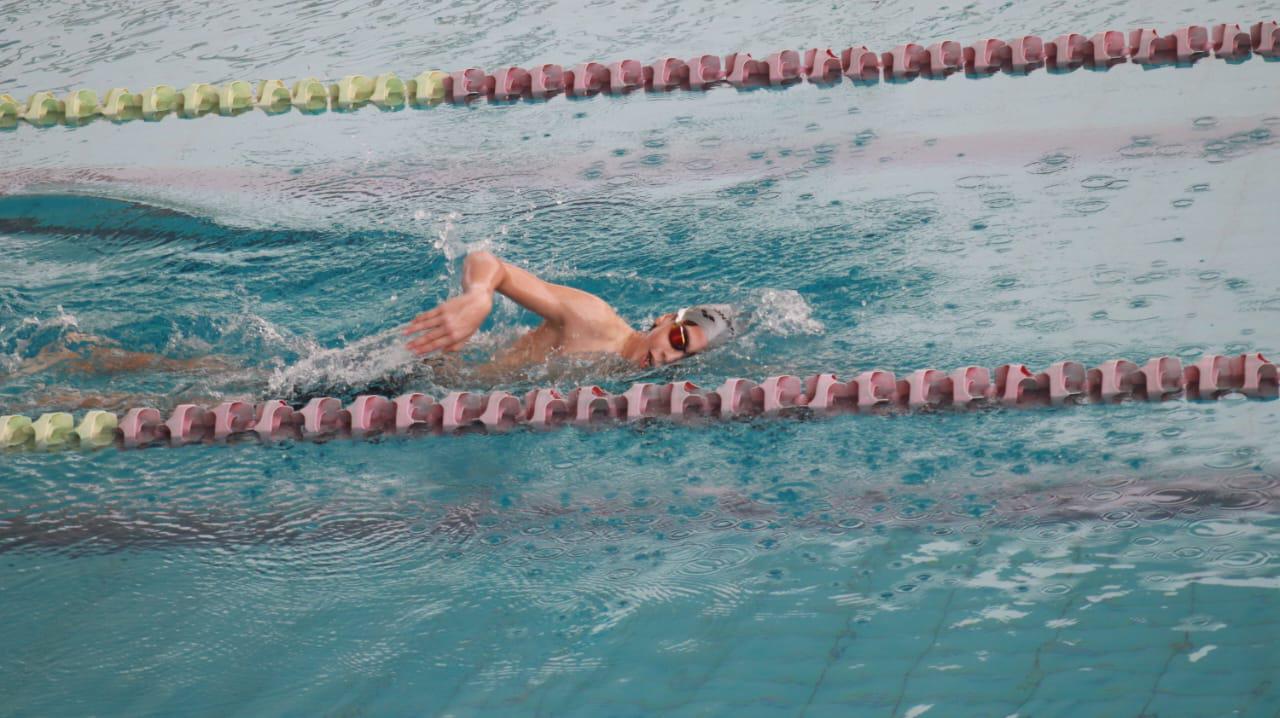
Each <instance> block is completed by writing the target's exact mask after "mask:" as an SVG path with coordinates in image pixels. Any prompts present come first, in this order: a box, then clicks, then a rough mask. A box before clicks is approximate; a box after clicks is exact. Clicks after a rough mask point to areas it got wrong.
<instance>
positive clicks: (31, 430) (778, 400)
mask: <svg viewBox="0 0 1280 718" xmlns="http://www.w3.org/2000/svg"><path fill="white" fill-rule="evenodd" d="M1277 393H1278V392H1277V365H1276V364H1274V363H1272V362H1271V361H1269V360H1268V359H1267V358H1266V357H1264V356H1263V355H1262V354H1259V353H1253V354H1241V355H1238V356H1223V355H1217V354H1210V355H1206V356H1205V357H1204V358H1202V359H1200V360H1199V361H1196V362H1195V363H1193V364H1190V365H1187V366H1185V367H1184V366H1183V364H1182V361H1181V360H1179V359H1178V358H1177V357H1170V356H1160V357H1155V358H1153V359H1151V360H1149V361H1147V362H1146V363H1145V364H1142V365H1139V364H1135V363H1134V362H1131V361H1128V360H1125V359H1112V360H1109V361H1105V362H1103V363H1101V364H1099V365H1098V366H1096V367H1092V368H1090V367H1086V366H1085V365H1084V364H1081V363H1080V362H1075V361H1060V362H1056V363H1054V364H1051V365H1050V366H1049V367H1048V368H1047V369H1045V370H1044V371H1041V372H1033V371H1031V370H1030V369H1029V368H1027V366H1026V365H1024V364H1002V365H1000V366H998V367H996V368H995V369H994V370H991V369H988V368H987V367H982V366H962V367H959V368H957V369H954V370H952V371H950V372H945V371H940V370H938V369H920V370H918V371H914V372H911V373H910V374H908V375H907V376H906V377H904V378H901V379H899V378H897V377H896V376H895V375H894V373H893V372H890V371H884V370H880V369H874V370H870V371H864V372H861V373H859V374H858V375H857V376H856V377H854V378H853V379H850V380H848V381H842V380H840V379H838V378H837V377H836V375H835V374H830V373H823V374H815V375H813V376H810V377H808V378H805V379H802V378H800V377H797V376H791V375H780V376H772V377H769V378H768V379H765V380H764V381H762V382H760V383H758V384H757V383H756V382H753V381H750V380H748V379H738V378H734V379H728V380H726V381H725V382H724V383H723V384H721V385H720V387H719V388H717V389H714V390H704V389H702V388H700V387H698V386H697V385H695V384H693V383H692V382H688V381H681V382H673V383H669V384H652V383H638V384H633V385H632V386H631V387H630V388H628V389H627V390H626V391H624V392H623V393H621V394H610V393H609V392H607V391H605V390H603V389H601V388H600V387H598V386H583V387H578V388H576V389H573V390H572V391H570V392H569V393H568V394H567V395H566V394H562V393H561V392H559V391H557V390H556V389H536V390H533V391H530V392H529V393H527V394H525V396H524V397H523V398H520V397H516V396H514V395H512V394H509V393H507V392H505V391H492V392H487V393H472V392H452V393H450V394H448V395H447V396H445V397H444V398H443V399H440V400H439V401H437V400H435V399H433V398H432V397H429V396H427V395H425V394H422V393H408V394H403V395H401V396H398V397H395V398H388V397H385V396H377V395H362V396H358V397H356V398H355V399H354V400H353V401H352V402H351V403H350V404H348V405H347V406H343V404H342V402H341V401H340V400H338V399H335V398H332V397H317V398H314V399H311V400H310V401H309V402H307V404H306V405H305V406H303V407H301V408H294V407H293V406H290V405H289V404H287V403H286V402H284V401H281V400H278V399H272V400H269V401H264V402H261V403H259V404H256V405H255V404H253V403H249V402H245V401H225V402H223V403H221V404H218V405H217V406H215V407H213V408H206V407H202V406H198V405H196V404H179V405H178V406H176V407H174V409H173V411H172V412H171V413H170V415H169V417H168V418H167V419H166V418H165V417H164V415H163V414H161V412H160V410H159V409H156V408H153V407H136V408H133V409H129V410H128V411H126V412H125V413H124V415H123V416H117V415H116V414H113V413H110V412H106V411H100V410H93V411H89V412H86V413H85V414H84V415H83V416H82V417H81V418H80V421H79V422H77V421H76V420H75V417H74V416H73V415H72V414H70V413H67V412H49V413H45V414H42V415H40V416H39V417H38V418H36V419H35V420H34V421H33V420H32V419H30V418H29V417H26V416H22V415H6V416H0V447H3V448H4V449H8V450H24V449H34V450H54V449H63V448H76V447H81V448H101V447H106V446H112V445H115V446H119V447H121V448H139V447H146V446H182V445H185V444H194V443H221V442H228V441H231V440H233V439H242V438H244V439H252V438H257V439H260V440H262V441H285V440H306V441H324V440H329V439H333V438H340V437H349V438H353V439H361V438H367V437H372V436H378V435H396V434H399V435H415V434H453V433H458V432H463V431H467V430H482V431H505V430H510V429H514V428H517V427H521V426H524V427H529V428H533V429H550V428H555V427H560V426H565V425H576V426H590V425H599V424H606V425H607V424H622V423H629V422H636V421H640V420H646V419H656V418H667V419H670V420H676V421H680V420H695V419H696V420H716V419H720V420H732V419H740V418H751V417H762V416H763V417H769V416H783V417H786V416H796V415H801V416H812V415H821V414H838V413H858V414H869V413H886V412H889V413H892V412H905V411H910V412H916V411H942V410H969V409H976V408H981V407H991V406H1004V407H1024V408H1025V407H1032V406H1046V405H1051V406H1060V405H1069V404H1089V403H1118V402H1124V401H1167V400H1173V399H1178V398H1185V399H1191V400H1216V399H1218V398H1220V397H1222V396H1226V395H1229V394H1236V395H1240V394H1242V395H1244V396H1245V397H1249V398H1255V399H1274V398H1276V396H1277Z"/></svg>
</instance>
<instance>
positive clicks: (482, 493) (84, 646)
mask: <svg viewBox="0 0 1280 718" xmlns="http://www.w3.org/2000/svg"><path fill="white" fill-rule="evenodd" d="M864 6H865V7H864ZM1278 10H1280V6H1277V5H1276V4H1275V3H1273V2H1272V3H1268V2H1252V3H1244V5H1243V6H1242V7H1232V8H1227V9H1215V10H1212V11H1210V10H1204V9H1199V10H1196V9H1186V10H1169V9H1166V8H1165V7H1163V5H1162V4H1157V3H1154V2H1147V3H1124V4H1119V5H1114V6H1109V7H1099V8H1093V9H1069V8H1066V7H1064V6H1061V5H1060V4H1058V3H1054V2H1045V1H1043V0H1039V1H1036V2H1029V3H1019V4H1017V5H1016V6H1009V7H1006V6H1005V5H1003V4H998V3H993V2H979V3H973V4H969V5H966V6H964V7H963V8H960V7H946V8H930V7H923V6H911V5H907V4H894V5H892V6H888V5H883V4H880V3H864V4H862V5H859V6H858V7H857V8H856V9H855V10H854V11H851V12H834V11H831V10H830V9H828V8H826V7H818V6H815V5H812V4H800V5H794V6H793V5H787V4H778V5H776V6H759V7H749V8H741V7H739V6H728V5H725V4H723V3H721V4H719V5H718V6H710V5H708V6H706V7H704V8H700V9H697V10H694V11H674V10H671V9H670V8H665V9H664V8H662V7H660V6H658V5H653V6H646V7H639V6H633V5H626V4H621V3H603V4H598V5H594V6H592V8H591V9H590V10H589V11H586V12H582V11H579V10H578V9H577V8H576V7H575V6H573V5H572V4H569V3H546V4H544V5H542V6H540V9H539V10H538V14H537V16H536V22H534V21H532V20H531V19H530V17H529V16H528V15H527V13H528V12H530V11H528V10H527V9H522V8H521V7H520V6H517V5H516V4H499V5H498V6H490V5H484V6H480V5H475V4H456V3H455V4H453V5H450V6H445V5H443V4H435V5H430V6H422V7H418V8H414V9H412V10H410V9H405V8H394V7H390V8H384V7H379V8H377V9H373V10H368V9H361V8H360V7H358V6H356V5H354V4H347V3H337V4H329V5H323V6H316V7H314V8H311V9H308V10H305V11H299V12H300V14H298V15H294V16H287V15H285V14H284V12H285V11H284V9H283V7H281V8H276V7H268V6H267V5H266V4H264V3H249V4H243V5H240V4H237V6H236V7H234V8H229V9H228V8H213V7H192V8H188V9H186V10H185V11H184V12H183V14H182V15H181V16H175V15H174V14H173V13H172V12H170V11H169V10H166V9H165V8H164V7H162V6H160V5H159V4H140V5H137V6H131V7H130V8H129V9H127V10H125V11H122V13H117V12H114V11H113V12H112V14H110V15H109V16H108V15H105V14H102V15H99V14H98V11H96V10H94V9H92V8H91V7H89V6H83V7H81V6H75V7H71V6H65V7H64V6H60V5H52V4H42V3H28V4H23V5H22V6H20V7H12V8H9V9H6V10H5V11H4V14H5V16H6V28H7V29H8V30H9V32H11V33H12V37H13V39H12V40H11V41H10V42H8V43H5V42H0V60H2V61H3V62H4V64H5V65H6V66H7V67H10V68H13V70H12V71H11V72H10V73H6V74H7V75H8V77H7V78H6V79H4V80H2V81H0V92H9V93H11V94H14V95H15V96H16V95H19V94H22V95H23V96H25V94H26V93H27V92H30V91H34V90H37V89H63V90H65V89H69V88H70V87H73V86H74V87H79V86H82V85H90V86H93V87H96V88H105V87H107V86H111V85H122V84H127V85H129V86H130V87H132V88H134V89H138V87H142V86H145V85H147V84H154V83H159V82H168V83H173V84H177V83H183V84H185V83H187V82H191V81H195V80H202V81H208V82H221V81H225V80H229V79H233V78H239V77H245V78H248V79H256V78H257V77H259V76H264V77H274V76H281V77H293V76H298V75H305V74H315V75H318V76H321V77H326V78H332V77H337V76H340V75H343V74H348V73H350V72H364V73H372V72H379V71H383V70H387V69H392V70H396V71H397V72H400V73H401V75H402V76H404V75H408V74H411V73H416V72H418V71H420V70H421V69H425V68H426V67H437V66H438V67H442V68H444V69H452V68H455V67H463V66H468V65H477V66H494V65H497V64H499V63H520V64H531V63H534V62H546V61H561V62H573V61H577V60H580V59H587V58H591V57H596V58H601V59H615V58H622V57H628V56H635V57H639V58H641V59H644V60H648V59H650V58H651V57H655V56H658V55H660V54H668V53H669V54H674V55H677V56H682V57H683V56H689V55H693V54H695V53H698V52H715V53H723V52H727V51H731V50H736V49H744V50H751V51H753V52H755V53H756V54H758V55H759V54H763V53H764V52H766V51H772V50H774V49H781V48H784V47H788V46H791V47H804V46H807V45H811V44H821V45H828V44H829V45H832V46H840V47H842V46H845V45H848V44H850V43H853V42H856V43H866V44H868V45H871V46H873V47H876V48H888V47H890V46H892V45H893V44H895V43H897V42H902V41H907V40H929V41H932V40H935V39H941V38H945V37H955V38H957V39H960V40H972V39H977V38H979V37H984V36H989V35H990V36H997V37H1000V36H1007V35H1013V34H1022V33H1026V32H1033V33H1039V34H1042V35H1046V36H1052V35H1055V34H1058V33H1061V32H1066V31H1076V32H1093V31H1096V30H1099V29H1103V28H1108V27H1115V28H1119V29H1128V28H1130V27H1137V26H1148V25H1150V26H1155V27H1158V28H1161V29H1171V28H1173V27H1176V26H1177V25H1179V24H1187V23H1191V22H1197V23H1207V22H1219V21H1230V22H1237V21H1238V22H1243V21H1245V20H1248V21H1253V20H1256V19H1265V18H1268V17H1274V16H1275V15H1277V14H1280V13H1278V12H1277V11H1278ZM1223 12H1227V13H1230V15H1229V16H1222V15H1221V14H1220V13H1223ZM1210 15H1211V16H1210ZM67 28H70V29H72V30H74V32H66V31H65V30H66V29H67ZM369 28H376V29H369ZM159 29H163V30H164V31H163V32H157V30H159ZM193 37H199V38H200V40H198V41H193ZM1278 69H1280V65H1277V64H1275V63H1273V62H1266V61H1264V60H1263V59H1262V58H1253V59H1252V60H1249V61H1247V62H1244V63H1240V64H1227V63H1224V62H1221V61H1217V60H1204V61H1202V62H1200V63H1198V64H1196V65H1194V66H1193V67H1190V68H1161V69H1156V70H1144V69H1142V68H1140V67H1137V66H1133V65H1121V66H1118V67H1115V68H1113V69H1111V70H1110V71H1107V72H1092V71H1088V70H1079V71H1076V72H1073V73H1067V74H1049V73H1046V72H1043V71H1041V72H1038V73H1034V74H1032V75H1031V76H1029V77H1012V76H1007V75H999V76H995V77H992V78H988V79H983V80H975V79H966V78H963V77H952V78H950V79H948V80H946V81H927V80H917V81H915V82H911V83H905V84H903V83H880V84H878V85H874V86H869V87H862V86H860V87H854V86H852V85H850V84H848V83H845V84H842V85H837V86H835V87H830V88H819V87H814V86H809V85H805V86H797V87H791V88H787V89H784V90H758V91H751V92H738V91H735V90H733V89H731V88H727V87H721V88H716V89H713V90H711V91H710V92H707V93H704V94H695V93H672V94H665V95H655V94H643V93H641V94H637V95H630V96H626V97H620V98H609V97H597V98H590V99H585V100H568V99H565V98H557V99H554V100H552V101H549V102H545V103H518V104H515V105H509V106H508V105H501V106H496V105H491V104H488V103H484V102H481V103H478V104H475V105H471V106H468V107H449V106H444V107H437V108H433V109H429V110H412V109H409V110H403V111H400V112H381V111H379V110H377V109H375V108H365V109H362V110H360V111H357V112H351V113H328V114H324V115H320V116H303V115H300V114H298V113H290V114H286V115H281V116H274V117H271V116H266V115H264V114H261V113H249V114H247V115H244V116H241V117H237V118H234V119H230V118H220V117H215V116H210V117H204V118H201V119H197V120H179V119H177V118H173V117H171V118H167V119H165V120H164V121H162V122H159V123H143V122H134V123H130V124H125V125H113V124H111V123H108V122H103V121H99V122H95V123H93V124H90V125H88V126H85V127H78V128H65V127H54V128H48V129H43V130H36V129H33V128H30V127H25V126H23V127H19V128H17V129H15V130H13V131H10V132H4V133H0V143H2V145H3V147H4V150H5V156H6V158H7V159H6V164H5V166H4V169H3V170H0V413H11V412H25V413H28V414H35V413H38V412H39V411H44V410H53V409H61V408H67V409H69V408H73V407H75V406H77V405H79V404H80V403H82V402H85V401H88V400H91V401H101V402H107V403H108V404H111V405H116V404H120V403H126V404H128V403H150V404H153V405H156V406H161V407H169V406H172V405H173V404H175V403H178V401H180V400H182V399H190V398H197V399H199V400H201V401H216V400H221V399H223V398H238V397H244V398H254V399H261V398H264V397H268V396H288V397H290V398H294V399H295V400H296V399H298V398H301V397H306V396H312V395H316V394H318V393H331V394H333V395H336V396H343V397H349V396H352V395H354V394H356V393H359V392H361V391H368V390H371V389H372V390H387V391H390V390H391V389H390V387H394V388H395V390H400V389H404V388H412V389H417V390H423V391H427V392H429V393H432V394H434V395H437V396H439V395H442V394H443V393H444V392H446V391H449V390H453V389H458V388H467V389H488V388H491V387H488V386H476V385H473V384H468V383H466V380H458V381H449V380H446V379H443V378H437V377H434V376H432V375H431V374H430V373H426V374H424V373H421V372H412V371H410V370H409V368H410V367H411V362H412V360H411V357H410V356H409V354H408V353H407V352H405V351H404V349H403V348H402V347H401V346H400V344H399V339H398V334H397V330H398V327H399V326H401V325H402V324H403V323H404V322H405V321H407V320H408V319H409V318H411V317H412V316H413V315H414V314H415V313H417V312H419V311H421V310H423V309H425V308H428V307H430V306H432V305H433V304H434V303H435V302H437V301H439V300H441V299H443V298H444V297H446V296H447V295H448V294H449V293H450V292H451V291H456V289H457V286H458V283H459V269H460V265H461V261H462V257H463V256H464V255H465V253H466V252H467V251H468V249H473V248H485V249H490V250H492V251H494V252H495V253H497V254H499V255H500V256H502V257H504V258H506V259H508V260H509V261H512V262H515V263H517V264H519V265H521V266H524V267H527V268H529V269H530V270H531V271H534V272H535V273H538V274H539V275H541V276H544V277H547V278H549V279H552V280H553V281H558V282H563V283H566V284H570V285H572V286H576V287H580V288H583V289H586V290H589V291H592V292H595V293H597V294H599V295H601V296H602V297H604V298H605V299H606V300H608V301H610V302H611V303H613V304H614V305H615V306H616V307H617V308H618V310H619V312H620V313H621V314H622V315H623V316H624V317H625V318H627V319H628V320H630V321H632V322H634V323H635V324H637V325H639V324H642V323H644V322H646V321H647V320H648V319H650V318H652V317H654V316H656V315H658V314H661V313H663V312H666V311H670V310H672V309H674V308H676V307H679V306H683V305H685V304H689V303H692V302H695V301H729V302H733V303H735V304H736V305H738V306H739V307H741V308H742V310H743V311H744V313H745V314H746V316H747V318H748V320H749V321H748V329H747V332H746V335H745V336H744V337H743V338H742V339H741V340H740V341H738V342H736V343H734V344H733V345H731V346H729V347H726V348H725V349H723V350H720V351H717V352H713V353H710V354H707V355H704V356H700V357H697V358H695V359H693V360H690V361H688V362H686V363H684V364H682V365H679V366H677V367H675V368H672V369H668V370H663V371H661V372H655V373H652V374H648V375H640V374H638V373H636V374H610V375H601V376H594V377H591V381H592V382H593V383H599V384H601V385H602V386H605V387H606V388H609V389H610V390H614V391H617V390H621V389H622V388H624V387H625V386H627V385H628V384H629V383H631V382H632V381H636V380H638V379H641V378H653V377H655V376H656V377H659V378H660V379H661V380H664V381H665V380H669V379H671V378H687V379H690V380H692V381H695V382H697V383H699V384H700V385H703V386H716V385H718V384H719V383H720V382H722V381H723V380H724V379H725V378H728V377H732V376H746V377H752V378H761V377H764V376H767V375H770V374H778V373H792V374H798V375H804V374H811V373H814V372H817V371H834V372H836V373H837V374H839V375H841V376H843V377H848V376H852V375H853V374H854V373H855V372H856V371H858V370H862V369H867V368H872V367H881V368H886V369H891V370H894V371H899V372H903V371H908V370H912V369H916V368H922V367H926V366H932V367H937V368H951V367H954V366H960V365H964V364H983V365H987V366H994V365H996V364H1000V363H1004V362H1009V361H1019V362H1024V363H1027V364H1028V365H1031V366H1032V367H1042V366H1044V365H1047V364H1048V363H1049V362H1052V361H1057V360H1060V359H1075V360H1079V361H1084V362H1087V363H1097V362H1100V361H1102V360H1106V359H1110V358H1116V357H1128V358H1131V359H1144V358H1146V357H1148V356H1152V355H1159V354H1171V355H1176V356H1179V357H1182V358H1183V359H1184V361H1185V360H1194V359H1195V358H1198V357H1199V356H1200V355H1201V354H1203V353H1205V352H1210V351H1212V352H1222V353H1233V352H1243V351H1261V352H1263V353H1264V354H1276V353H1280V337H1278V335H1277V330H1276V327H1277V318H1278V317H1280V289H1277V287H1278V286H1280V285H1277V283H1276V281H1275V278H1274V266H1275V264H1276V262H1275V260H1276V259H1277V257H1278V255H1277V250H1276V249H1275V244H1274V238H1275V225H1274V211H1273V208H1272V201H1273V198H1274V197H1275V196H1276V194H1277V192H1280V172H1276V171H1275V169H1274V168H1275V166H1276V163H1277V159H1278V158H1280V152H1278V149H1277V147H1278V144H1277V133H1280V109H1278V108H1277V106H1276V104H1275V100H1274V98H1275V97H1276V96H1277V94H1276V90H1277V87H1278V86H1280V75H1277V70H1278ZM532 323H533V322H532V319H531V318H530V317H529V316H528V315H527V314H525V313H522V312H521V311H519V310H518V309H517V308H516V307H514V306H513V305H511V304H510V303H506V302H503V303H500V304H499V305H498V307H497V310H496V311H495V316H494V317H493V319H492V320H491V321H490V322H489V323H487V324H486V327H485V332H484V335H483V336H481V337H480V338H479V339H478V340H477V341H476V342H475V343H474V345H473V346H472V347H471V348H469V349H468V350H467V352H466V353H467V355H468V356H469V357H470V358H482V357H483V356H484V355H485V354H486V353H488V352H490V351H492V349H493V348H494V347H496V346H499V345H500V344H501V343H502V342H505V341H508V340H509V339H510V338H511V337H513V336H514V335H515V334H516V333H518V332H519V331H521V330H522V328H525V327H528V326H531V325H532ZM81 335H93V336H96V337H100V338H102V339H101V340H100V341H108V342H114V343H116V344H117V345H118V346H120V347H122V348H126V349H129V350H133V351H144V352H153V353H157V354H160V355H162V356H164V357H166V358H169V359H172V360H175V361H188V360H190V361H194V362H197V363H198V364H197V366H196V367H195V368H183V367H182V366H179V367H176V370H175V371H159V370H143V371H138V372H127V373H112V374H101V373H91V372H90V373H86V372H85V371H84V370H83V368H81V367H78V366H77V365H76V364H75V362H61V363H53V364H50V365H47V366H46V365H44V364H41V363H40V362H41V358H42V357H48V356H50V354H51V353H55V352H59V351H69V352H72V353H79V352H83V351H84V350H85V344H84V341H85V340H84V339H82V338H81ZM210 357H212V358H213V359H214V360H213V361H211V360H210V359H209V358H210ZM199 362H206V363H199ZM553 381H554V378H553V376H552V375H551V374H550V373H549V371H548V370H547V368H545V367H535V368H533V369H532V370H530V371H529V373H528V374H527V376H524V377H521V378H518V379H517V380H514V381H513V382H512V383H511V384H509V385H504V386H503V387H501V388H505V389H508V390H511V391H513V392H514V391H519V390H524V389H528V388H531V387H533V386H542V385H546V384H549V383H552V382H553ZM571 387H572V384H571V383H564V384H561V388H564V389H568V388H571ZM1277 407H1278V404H1277V403H1276V402H1274V401H1246V400H1244V399H1243V398H1228V399H1226V400H1223V401H1219V402H1213V403H1201V402H1186V401H1181V400H1178V401H1172V402H1165V403H1156V404H1122V405H1110V406H1102V405H1093V406H1077V407H1065V408H1060V409H1048V408H1046V409H1043V410H984V411H979V412H974V413H968V414H953V413H950V412H940V413H930V414H914V415H897V416H863V415H858V416H839V417H835V418H829V419H820V420H817V419H815V420H790V419H783V420H763V419H761V420H753V421H738V422H727V423H709V424H704V425H693V426H686V425H673V424H670V423H666V422H661V421H659V422H654V423H647V424H642V425H636V426H626V427H614V428H607V429H600V430H578V429H567V430H562V431H557V432H551V433H539V432H531V431H515V432H512V433H506V434H496V435H484V434H468V435H464V436H457V437H424V438H418V439H392V438H386V439H381V440H376V441H372V442H351V441H334V442H330V443H324V444H303V443H287V444H282V445H273V446H264V445H260V444H257V443H236V444H233V445H231V446H194V447H186V448H182V449H175V450H159V449H157V450H145V451H119V450H115V449H108V450H103V451H97V452H57V453H30V452H27V453H6V454H3V455H0V627H3V628H2V629H0V649H2V650H0V706H3V708H0V713H3V714H6V715H7V714H13V715H83V714H89V713H92V714H100V715H128V716H137V715H172V714H193V715H227V714H243V715H264V714H265V715H274V714H287V715H316V714H326V715H330V714H331V715H346V714H357V713H363V714H372V715H403V714H432V715H436V714H439V715H459V716H463V715H509V714H513V713H517V714H528V713H538V714H550V715H589V716H597V715H619V716H630V715H642V714H649V713H661V714H675V715H705V714H722V713H730V712H732V713H734V714H738V715H751V716H754V715H810V716H822V715H841V716H844V715H884V716H890V715H897V716H913V717H916V716H921V715H929V716H935V715H937V716H951V715H983V716H986V715H996V716H1007V715H1015V714H1016V715H1019V716H1037V717H1038V716H1052V715H1117V716H1121V715H1123V716H1130V715H1152V716H1154V715H1159V716H1170V715H1192V716H1201V715H1204V716H1209V715H1212V716H1221V715H1242V716H1253V715H1259V716H1262V715H1267V716H1269V715H1274V714H1276V712H1277V711H1280V684H1278V682H1277V680H1276V676H1277V675H1280V658H1278V657H1277V654H1276V652H1275V650H1274V648H1273V647H1274V645H1275V644H1276V642H1277V640H1280V621H1277V618H1276V617H1277V616H1280V612H1278V611H1277V609H1278V608H1280V598H1278V597H1277V596H1278V593H1280V571H1277V551H1278V550H1280V548H1278V543H1277V542H1278V541H1280V501H1278V499H1280V443H1278V442H1277V441H1276V436H1277V431H1278V429H1280V410H1278V408H1277Z"/></svg>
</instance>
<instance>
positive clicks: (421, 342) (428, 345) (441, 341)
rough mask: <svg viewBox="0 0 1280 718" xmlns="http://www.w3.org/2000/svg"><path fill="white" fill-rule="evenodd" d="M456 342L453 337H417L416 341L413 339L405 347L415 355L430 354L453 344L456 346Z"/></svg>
mask: <svg viewBox="0 0 1280 718" xmlns="http://www.w3.org/2000/svg"><path fill="white" fill-rule="evenodd" d="M457 341H458V340H457V339H456V338H454V337H449V336H443V335H436V334H433V335H430V336H426V337H419V338H418V339H414V340H413V341H411V342H409V343H408V344H407V345H406V346H408V347H409V350H410V351H413V352H415V353H417V354H430V353H431V352H434V351H440V350H442V349H444V348H446V347H451V346H453V345H454V344H456V343H457Z"/></svg>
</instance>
